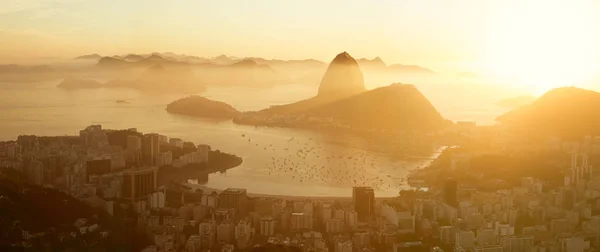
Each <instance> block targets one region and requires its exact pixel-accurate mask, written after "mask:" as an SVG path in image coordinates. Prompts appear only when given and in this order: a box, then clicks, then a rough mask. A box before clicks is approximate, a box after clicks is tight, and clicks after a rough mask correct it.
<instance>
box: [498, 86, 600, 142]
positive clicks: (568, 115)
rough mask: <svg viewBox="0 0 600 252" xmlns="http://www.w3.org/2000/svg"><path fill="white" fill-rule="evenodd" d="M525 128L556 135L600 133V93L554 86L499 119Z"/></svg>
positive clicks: (507, 123) (510, 124)
mask: <svg viewBox="0 0 600 252" xmlns="http://www.w3.org/2000/svg"><path fill="white" fill-rule="evenodd" d="M496 120H497V121H499V122H501V123H502V124H503V125H508V126H511V127H513V128H516V129H520V130H524V131H535V132H537V133H542V134H550V135H556V136H582V135H596V134H599V133H600V93H598V92H595V91H591V90H586V89H581V88H576V87H562V88H556V89H552V90H550V91H548V92H546V93H545V94H543V95H542V96H540V97H539V98H538V99H536V100H535V101H534V102H533V103H531V104H529V105H526V106H523V107H520V108H517V109H514V110H512V111H510V112H508V113H506V114H504V115H501V116H500V117H498V118H497V119H496Z"/></svg>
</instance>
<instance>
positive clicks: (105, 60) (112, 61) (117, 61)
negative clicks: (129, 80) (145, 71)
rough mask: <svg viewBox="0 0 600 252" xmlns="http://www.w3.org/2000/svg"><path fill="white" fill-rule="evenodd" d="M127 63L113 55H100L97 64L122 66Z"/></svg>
mask: <svg viewBox="0 0 600 252" xmlns="http://www.w3.org/2000/svg"><path fill="white" fill-rule="evenodd" d="M128 63H129V62H127V61H125V60H122V59H117V58H114V57H102V58H100V59H99V60H98V63H97V65H98V66H101V67H123V66H127V65H129V64H128Z"/></svg>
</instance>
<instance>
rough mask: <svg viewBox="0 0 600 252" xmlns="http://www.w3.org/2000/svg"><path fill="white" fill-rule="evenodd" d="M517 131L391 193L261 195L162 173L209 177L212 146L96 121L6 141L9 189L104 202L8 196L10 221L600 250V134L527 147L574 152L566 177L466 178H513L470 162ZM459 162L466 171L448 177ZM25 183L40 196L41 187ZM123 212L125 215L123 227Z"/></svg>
mask: <svg viewBox="0 0 600 252" xmlns="http://www.w3.org/2000/svg"><path fill="white" fill-rule="evenodd" d="M473 127H474V126H473ZM472 129H474V128H472ZM472 129H471V131H470V133H466V132H469V131H464V130H463V131H461V133H460V134H461V135H463V136H468V138H470V139H473V140H472V142H471V144H473V143H475V142H480V141H483V140H484V136H477V135H476V134H475V131H473V130H472ZM479 138H481V139H479ZM508 139H509V138H504V139H502V140H503V141H500V139H497V138H492V139H485V141H489V140H492V141H494V142H496V141H497V142H498V143H502V144H498V145H490V146H489V147H488V148H486V149H483V148H477V149H476V150H468V149H465V150H463V149H464V148H466V147H454V148H448V149H446V150H445V151H444V153H443V154H442V156H440V157H439V158H438V161H439V162H434V163H432V165H431V166H430V167H428V168H424V169H422V170H418V172H414V173H412V174H411V176H409V181H410V183H412V184H413V185H415V187H414V188H415V189H412V190H405V191H401V192H400V193H399V195H398V197H393V198H378V197H377V195H376V194H375V193H374V190H373V188H370V187H358V186H357V187H354V188H352V189H351V190H352V196H351V197H349V198H311V197H307V198H302V197H286V196H276V195H274V196H253V195H252V194H251V193H248V192H247V190H246V189H244V188H235V187H231V188H227V189H225V190H221V191H217V190H210V189H207V188H206V189H193V188H191V187H190V186H186V183H184V181H180V182H181V183H176V182H175V181H164V180H161V179H160V178H159V177H158V175H159V174H168V173H170V171H169V170H181V169H186V168H185V167H193V169H197V170H200V171H204V172H205V173H204V174H203V175H200V176H207V175H208V173H210V172H211V170H210V169H209V166H210V165H211V163H212V161H213V160H211V159H210V157H211V156H214V155H211V154H210V152H211V148H210V146H208V145H205V144H198V145H195V144H194V143H191V142H186V141H184V140H182V139H179V138H168V136H164V135H160V134H156V133H147V134H142V133H141V132H138V131H137V130H136V129H135V128H131V129H124V130H109V129H103V128H102V126H101V125H91V126H88V127H86V128H85V129H83V130H81V131H80V134H79V136H59V137H48V136H19V137H18V138H17V140H16V141H8V142H2V144H1V145H0V158H1V165H2V167H3V168H2V169H3V170H2V173H1V174H2V180H3V181H4V182H3V183H2V186H3V187H5V188H3V192H6V190H7V189H8V187H9V185H8V184H6V183H7V182H6V180H7V179H14V180H16V181H18V180H19V179H24V181H21V182H19V183H25V181H26V182H28V183H31V184H32V185H34V186H35V188H36V189H31V190H52V191H54V192H53V194H54V193H59V191H60V192H61V193H66V195H65V196H63V197H68V198H69V199H74V200H77V201H80V202H85V203H84V205H87V206H88V208H93V209H94V210H85V211H81V212H80V211H69V212H70V214H69V215H70V216H67V217H66V218H64V219H63V220H65V221H66V220H68V221H70V222H66V223H57V224H58V226H56V227H51V228H50V227H48V226H46V225H44V224H42V223H44V222H40V223H37V222H35V221H34V222H30V220H29V221H28V220H18V218H19V216H18V215H17V214H15V213H11V212H10V210H8V208H9V207H8V206H9V205H10V204H11V202H10V201H6V198H4V197H5V196H4V197H3V198H4V199H5V200H3V201H1V203H2V206H3V207H2V209H3V210H2V211H3V215H2V216H3V217H2V226H3V227H8V226H10V227H12V228H10V229H9V230H6V232H3V233H4V238H3V240H4V244H3V246H7V247H10V246H12V247H15V248H16V247H22V248H31V249H35V250H37V249H42V248H45V247H46V248H48V246H53V247H54V246H56V247H63V248H71V249H73V248H74V249H75V250H79V249H92V248H95V249H105V250H112V249H119V248H123V247H119V246H128V248H132V247H131V246H139V247H137V248H135V249H139V250H140V251H207V250H211V251H242V250H247V249H252V248H256V247H264V246H288V247H292V248H296V249H298V251H336V252H338V251H339V252H347V251H497V252H501V251H591V249H593V248H595V247H596V246H597V244H598V241H599V238H600V222H599V221H600V219H599V218H598V217H597V215H596V214H595V213H597V212H598V211H600V205H599V204H598V202H597V201H598V200H597V199H596V197H597V194H598V191H599V190H600V184H599V183H600V180H599V179H598V176H595V173H594V169H593V166H592V164H591V162H590V161H589V158H590V157H597V155H599V154H600V139H599V138H591V137H586V138H582V139H581V140H580V141H570V142H565V141H558V140H556V139H547V141H545V142H539V143H534V142H530V143H529V145H524V144H522V143H521V144H519V146H520V149H519V150H518V153H519V154H520V155H527V154H526V153H538V152H540V151H545V152H552V153H556V155H561V158H565V159H568V162H562V163H564V164H565V165H564V167H563V169H562V170H561V173H560V174H561V175H560V176H561V177H560V178H559V179H558V183H557V184H553V183H552V182H550V181H548V180H541V179H539V178H534V177H520V178H518V181H517V183H514V184H510V185H502V186H500V185H498V187H502V188H503V189H499V190H478V189H477V188H481V186H480V185H479V184H477V183H473V182H466V181H469V179H470V178H475V180H477V179H479V180H489V181H492V180H499V179H494V178H489V177H487V176H488V175H487V174H484V173H481V172H478V171H477V170H475V169H472V167H471V164H470V163H471V161H472V160H475V159H477V157H481V156H485V155H489V154H491V153H512V154H517V152H514V151H515V150H514V149H512V148H511V146H514V145H515V144H517V142H516V141H518V140H512V141H507V140H508ZM561 153H562V154H561ZM448 155H449V157H448ZM216 158H223V157H219V156H216ZM440 162H443V163H442V164H440ZM562 163H561V164H562ZM202 164H208V166H201V165H202ZM159 169H160V171H159ZM16 173H20V174H22V175H24V178H22V177H18V176H17V175H15V174H16ZM447 173H450V174H454V176H455V178H452V177H445V176H444V175H443V174H447ZM467 176H468V177H469V178H467ZM489 181H486V183H491V182H489ZM554 182H555V181H554ZM17 193H21V194H23V195H22V196H21V197H24V198H26V197H27V194H28V193H31V192H28V191H27V190H26V189H24V191H21V192H17ZM67 195H68V196H67ZM53 197H54V196H53ZM55 203H59V202H55ZM71 204H72V203H71ZM5 207H6V208H5ZM65 207H71V206H65ZM74 207H75V206H74ZM77 207H78V208H82V206H77ZM5 211H8V212H5ZM59 211H60V210H59ZM90 212H91V213H95V214H90ZM79 214H81V215H79ZM100 215H105V216H100ZM12 218H15V219H12ZM110 220H112V221H115V220H119V221H120V222H122V224H121V225H122V226H121V227H119V225H115V224H114V223H111V222H110ZM9 221H12V223H10V222H9ZM48 228H50V229H48ZM113 229H114V230H113ZM118 229H123V230H124V232H127V233H129V234H128V235H137V236H138V238H131V237H129V238H131V239H137V240H136V241H135V242H136V243H139V244H135V245H132V244H127V245H124V244H121V245H117V244H119V243H118V239H119V237H114V236H117V235H123V233H120V232H123V231H119V230H118ZM7 242H10V244H7ZM128 242H132V241H128Z"/></svg>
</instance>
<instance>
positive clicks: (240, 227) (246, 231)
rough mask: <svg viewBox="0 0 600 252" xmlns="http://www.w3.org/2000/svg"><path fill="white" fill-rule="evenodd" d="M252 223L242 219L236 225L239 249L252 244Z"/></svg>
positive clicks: (236, 238)
mask: <svg viewBox="0 0 600 252" xmlns="http://www.w3.org/2000/svg"><path fill="white" fill-rule="evenodd" d="M252 233H253V232H252V225H250V222H248V221H245V220H240V221H239V222H238V224H237V225H236V226H235V241H236V245H237V248H238V249H245V248H246V247H248V246H250V240H251V239H252Z"/></svg>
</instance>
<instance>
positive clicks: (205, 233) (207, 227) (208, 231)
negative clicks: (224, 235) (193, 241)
mask: <svg viewBox="0 0 600 252" xmlns="http://www.w3.org/2000/svg"><path fill="white" fill-rule="evenodd" d="M198 228H199V233H200V238H201V240H202V248H203V249H210V248H212V246H213V245H215V240H216V229H217V224H216V223H215V221H213V220H210V221H206V222H202V223H200V225H199V227H198Z"/></svg>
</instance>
